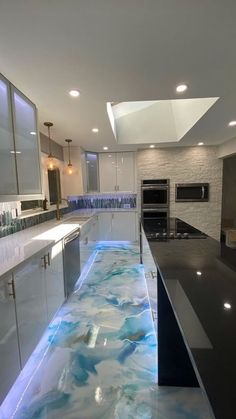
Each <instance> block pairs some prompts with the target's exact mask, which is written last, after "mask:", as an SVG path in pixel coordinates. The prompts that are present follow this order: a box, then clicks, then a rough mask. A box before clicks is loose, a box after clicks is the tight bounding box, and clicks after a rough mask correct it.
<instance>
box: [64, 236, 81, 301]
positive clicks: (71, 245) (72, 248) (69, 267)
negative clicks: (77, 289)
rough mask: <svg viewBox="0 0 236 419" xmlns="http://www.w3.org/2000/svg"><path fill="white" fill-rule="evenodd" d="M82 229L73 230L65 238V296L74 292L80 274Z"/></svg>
mask: <svg viewBox="0 0 236 419" xmlns="http://www.w3.org/2000/svg"><path fill="white" fill-rule="evenodd" d="M79 241H80V229H79V228H78V229H77V230H75V231H73V233H70V234H68V236H66V237H65V238H64V283H65V296H66V297H69V295H70V294H71V293H72V292H73V290H74V286H75V283H76V281H77V280H78V278H79V276H80V243H79Z"/></svg>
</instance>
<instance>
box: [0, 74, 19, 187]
mask: <svg viewBox="0 0 236 419" xmlns="http://www.w3.org/2000/svg"><path fill="white" fill-rule="evenodd" d="M0 138H1V141H0V179H1V182H0V195H15V194H17V181H16V165H15V152H14V140H13V128H12V114H11V102H10V85H9V82H8V81H7V80H6V79H5V78H4V77H3V76H1V75H0Z"/></svg>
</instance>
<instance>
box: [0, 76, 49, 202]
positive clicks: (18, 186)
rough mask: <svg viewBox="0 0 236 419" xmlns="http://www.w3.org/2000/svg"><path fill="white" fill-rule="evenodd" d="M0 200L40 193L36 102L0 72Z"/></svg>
mask: <svg viewBox="0 0 236 419" xmlns="http://www.w3.org/2000/svg"><path fill="white" fill-rule="evenodd" d="M0 177H1V184H0V200H1V201H6V200H11V199H14V200H15V199H17V197H19V199H20V197H21V199H22V195H23V196H25V197H26V199H27V197H28V198H29V197H33V196H34V195H37V197H38V198H39V194H41V192H42V190H41V171H40V150H39V140H38V129H37V110H36V107H35V105H34V104H33V103H32V102H31V101H30V100H29V99H28V98H27V97H26V96H24V95H23V94H22V93H21V92H20V91H19V90H17V89H16V88H15V87H14V86H13V85H12V84H11V83H10V82H9V81H8V80H7V79H6V78H5V77H3V76H2V75H0Z"/></svg>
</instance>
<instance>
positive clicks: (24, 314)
mask: <svg viewBox="0 0 236 419" xmlns="http://www.w3.org/2000/svg"><path fill="white" fill-rule="evenodd" d="M41 256H43V255H41ZM41 256H40V255H38V256H34V257H33V258H31V259H30V260H29V261H28V262H27V263H26V264H25V265H24V266H23V267H22V268H19V269H18V270H17V271H16V272H15V273H14V282H15V294H16V299H15V301H16V313H17V324H18V334H19V343H20V354H21V363H22V366H24V364H25V363H26V361H27V359H28V358H29V356H30V355H31V353H32V352H33V350H34V349H35V347H36V345H37V343H38V342H39V340H40V338H41V336H42V334H43V332H44V330H45V328H46V325H47V305H46V293H45V280H44V268H43V267H42V266H41V264H42V260H41Z"/></svg>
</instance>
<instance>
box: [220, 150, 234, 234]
mask: <svg viewBox="0 0 236 419" xmlns="http://www.w3.org/2000/svg"><path fill="white" fill-rule="evenodd" d="M222 226H225V227H233V226H234V227H235V226H236V156H232V157H229V158H227V159H224V161H223V199H222Z"/></svg>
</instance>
